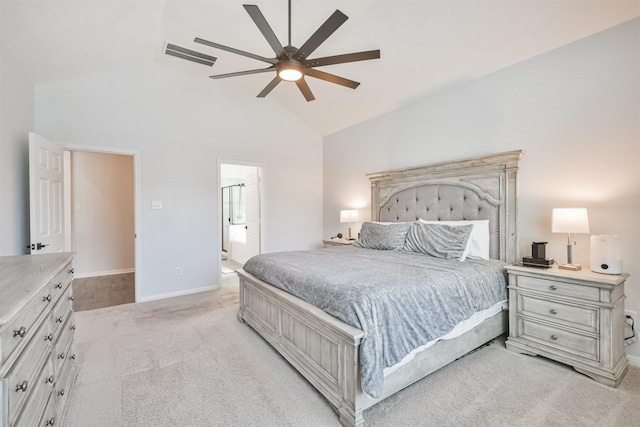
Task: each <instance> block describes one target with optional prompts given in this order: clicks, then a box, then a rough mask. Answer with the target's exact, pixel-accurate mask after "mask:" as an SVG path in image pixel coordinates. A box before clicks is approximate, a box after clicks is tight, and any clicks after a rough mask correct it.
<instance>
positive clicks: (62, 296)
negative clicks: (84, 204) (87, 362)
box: [0, 253, 76, 427]
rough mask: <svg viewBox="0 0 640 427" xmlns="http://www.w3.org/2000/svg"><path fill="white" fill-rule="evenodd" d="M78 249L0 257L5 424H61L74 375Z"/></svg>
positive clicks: (0, 414)
mask: <svg viewBox="0 0 640 427" xmlns="http://www.w3.org/2000/svg"><path fill="white" fill-rule="evenodd" d="M72 279H73V254H72V253H55V254H42V255H22V256H12V257H0V427H35V426H58V425H61V424H62V417H63V415H64V410H65V406H66V403H67V399H68V397H69V391H70V388H71V386H72V384H73V382H74V379H75V368H76V362H75V351H74V346H73V336H74V331H75V324H74V321H73V307H72V301H73V290H72V286H71V281H72Z"/></svg>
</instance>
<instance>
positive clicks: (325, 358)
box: [238, 270, 364, 426]
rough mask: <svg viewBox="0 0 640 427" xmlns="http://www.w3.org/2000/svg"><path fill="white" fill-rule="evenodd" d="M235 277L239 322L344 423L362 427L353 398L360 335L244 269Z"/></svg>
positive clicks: (360, 416)
mask: <svg viewBox="0 0 640 427" xmlns="http://www.w3.org/2000/svg"><path fill="white" fill-rule="evenodd" d="M238 276H239V279H240V288H239V309H238V320H240V321H242V322H245V323H247V324H249V325H250V326H251V327H252V328H253V329H255V330H256V332H258V334H260V335H261V336H262V337H263V338H264V339H265V340H267V342H269V343H270V344H271V345H272V346H273V347H274V348H275V349H276V350H277V351H278V352H279V353H280V354H281V355H282V356H283V357H284V358H285V359H286V360H287V361H288V362H289V363H291V364H292V365H293V366H294V367H295V368H296V369H297V370H298V372H300V373H301V374H302V375H303V376H304V377H305V378H306V379H307V381H309V382H310V383H311V384H312V385H313V386H314V387H315V388H316V389H317V390H318V391H319V392H320V393H321V394H322V395H323V396H324V397H325V398H326V399H327V400H328V401H329V403H330V404H331V406H332V407H333V409H334V410H335V411H336V412H337V413H338V415H339V417H340V422H341V423H342V424H343V425H346V426H361V425H363V418H362V409H361V410H359V411H358V410H357V409H356V395H357V392H358V388H359V368H358V347H359V346H360V340H361V339H362V337H363V336H364V333H363V332H362V331H361V330H359V329H356V328H354V327H351V326H349V325H347V324H345V323H343V322H340V321H339V320H337V319H335V318H333V317H332V316H330V315H328V314H327V313H325V312H324V311H322V310H320V309H318V308H316V307H314V306H312V305H310V304H308V303H306V302H304V301H302V300H300V299H299V298H296V297H294V296H292V295H290V294H288V293H286V292H283V291H281V290H279V289H277V288H274V287H272V286H270V285H267V284H265V283H264V282H262V281H260V280H258V279H257V278H255V277H254V276H252V275H251V274H249V273H247V272H245V271H244V270H238Z"/></svg>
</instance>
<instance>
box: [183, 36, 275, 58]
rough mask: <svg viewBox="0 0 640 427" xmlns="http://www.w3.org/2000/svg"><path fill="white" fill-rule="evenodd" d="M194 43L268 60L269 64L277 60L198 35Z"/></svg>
mask: <svg viewBox="0 0 640 427" xmlns="http://www.w3.org/2000/svg"><path fill="white" fill-rule="evenodd" d="M193 41H194V42H196V43H200V44H203V45H205V46H210V47H214V48H216V49H220V50H226V51H227V52H231V53H235V54H236V55H242V56H246V57H247V58H252V59H257V60H258V61H263V62H268V63H269V64H274V65H275V64H277V63H278V60H277V59H275V58H265V57H264V56H260V55H255V54H253V53H249V52H245V51H244V50H239V49H235V48H232V47H229V46H225V45H222V44H219V43H214V42H210V41H209V40H204V39H201V38H199V37H196V38H195V39H194V40H193Z"/></svg>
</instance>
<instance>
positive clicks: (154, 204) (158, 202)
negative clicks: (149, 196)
mask: <svg viewBox="0 0 640 427" xmlns="http://www.w3.org/2000/svg"><path fill="white" fill-rule="evenodd" d="M151 209H162V200H152V201H151Z"/></svg>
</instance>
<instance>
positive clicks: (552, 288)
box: [549, 285, 558, 291]
mask: <svg viewBox="0 0 640 427" xmlns="http://www.w3.org/2000/svg"><path fill="white" fill-rule="evenodd" d="M549 289H551V290H552V291H555V290H557V289H558V287H557V286H556V285H551V286H549Z"/></svg>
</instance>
